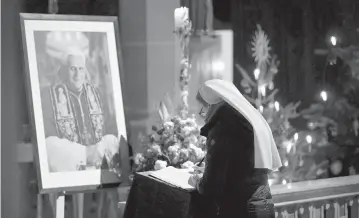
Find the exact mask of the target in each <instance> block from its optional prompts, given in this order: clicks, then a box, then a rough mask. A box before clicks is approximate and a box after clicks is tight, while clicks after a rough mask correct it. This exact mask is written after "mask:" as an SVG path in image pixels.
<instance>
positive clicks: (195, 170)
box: [193, 166, 204, 174]
mask: <svg viewBox="0 0 359 218" xmlns="http://www.w3.org/2000/svg"><path fill="white" fill-rule="evenodd" d="M193 170H194V172H195V173H197V174H203V172H204V167H199V166H193Z"/></svg>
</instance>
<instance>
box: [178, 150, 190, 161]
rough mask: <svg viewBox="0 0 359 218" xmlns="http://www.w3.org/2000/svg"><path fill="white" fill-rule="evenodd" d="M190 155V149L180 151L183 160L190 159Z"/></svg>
mask: <svg viewBox="0 0 359 218" xmlns="http://www.w3.org/2000/svg"><path fill="white" fill-rule="evenodd" d="M189 153H190V152H189V150H188V149H186V148H183V149H181V150H180V157H181V158H182V159H188V157H189Z"/></svg>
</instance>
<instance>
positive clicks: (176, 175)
mask: <svg viewBox="0 0 359 218" xmlns="http://www.w3.org/2000/svg"><path fill="white" fill-rule="evenodd" d="M150 176H152V177H155V178H157V179H159V180H162V181H164V182H166V183H169V184H171V185H173V186H176V187H178V188H181V189H184V190H188V191H190V190H194V189H195V188H194V187H193V186H191V185H190V184H188V180H189V178H190V177H191V174H190V173H189V172H188V171H186V170H181V169H176V168H174V167H166V168H164V169H162V170H158V171H154V172H151V173H150Z"/></svg>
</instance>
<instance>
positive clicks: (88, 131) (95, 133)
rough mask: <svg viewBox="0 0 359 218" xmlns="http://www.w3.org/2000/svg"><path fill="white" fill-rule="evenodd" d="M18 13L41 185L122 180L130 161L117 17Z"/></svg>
mask: <svg viewBox="0 0 359 218" xmlns="http://www.w3.org/2000/svg"><path fill="white" fill-rule="evenodd" d="M20 16H21V25H22V35H23V48H24V49H23V50H24V57H25V58H24V60H25V68H26V75H27V76H26V80H27V83H26V84H27V91H28V93H27V94H28V95H27V96H28V100H29V111H30V112H31V118H32V119H31V120H32V125H33V129H34V131H33V133H34V134H33V135H34V137H33V142H34V145H35V149H36V152H35V153H36V158H35V159H36V162H37V166H38V172H39V184H40V192H42V193H46V192H50V191H54V190H59V191H77V190H84V189H95V188H98V187H101V186H108V185H111V184H114V185H116V184H119V183H121V181H123V179H124V177H125V176H128V172H125V171H127V170H128V169H129V167H128V164H129V163H128V147H127V143H126V138H127V137H126V136H127V133H126V124H125V115H124V106H123V94H122V93H123V88H122V86H121V75H122V73H123V72H122V61H121V52H120V47H119V46H120V43H119V36H118V35H119V31H118V23H117V18H116V17H99V16H76V15H74V16H73V15H41V14H21V15H20Z"/></svg>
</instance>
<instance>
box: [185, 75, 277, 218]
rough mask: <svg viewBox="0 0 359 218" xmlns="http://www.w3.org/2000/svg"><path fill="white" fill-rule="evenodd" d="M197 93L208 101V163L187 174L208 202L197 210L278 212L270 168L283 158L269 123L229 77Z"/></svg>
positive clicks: (206, 213)
mask: <svg viewBox="0 0 359 218" xmlns="http://www.w3.org/2000/svg"><path fill="white" fill-rule="evenodd" d="M197 99H198V100H199V101H200V102H201V103H202V104H203V107H204V108H206V107H208V106H209V107H208V111H207V112H206V115H205V116H206V124H205V125H204V127H203V128H202V129H201V135H203V136H205V137H207V156H206V158H205V168H204V169H202V170H201V171H202V173H199V174H195V175H193V176H192V177H191V178H190V180H189V183H190V184H191V185H193V186H195V187H196V189H197V190H198V192H199V193H200V195H201V197H202V199H203V201H202V202H205V204H206V205H204V207H203V208H205V209H203V210H200V209H199V210H200V212H199V213H197V216H198V217H203V218H204V217H206V218H208V217H223V218H242V217H243V218H244V217H246V218H250V217H263V218H266V217H268V218H269V217H270V218H272V217H274V204H273V201H272V196H271V192H270V188H269V185H268V173H270V172H271V171H272V170H276V169H278V168H279V167H281V165H282V164H281V161H280V157H279V154H278V150H277V148H276V145H275V142H274V139H273V135H272V132H271V130H270V128H269V125H268V123H267V122H266V120H265V119H264V118H263V116H262V115H261V114H260V113H259V112H258V111H257V110H256V109H255V108H254V107H253V106H252V105H251V104H250V103H249V102H248V101H247V100H246V99H245V98H244V97H243V95H242V94H241V93H240V92H239V91H238V89H237V88H236V87H235V86H234V85H233V84H232V83H230V82H226V81H224V80H219V79H214V80H209V81H207V82H205V83H204V85H203V86H202V87H201V89H200V90H199V95H198V98H197ZM203 111H204V109H202V110H201V112H203ZM202 205H203V204H202ZM198 208H201V206H198Z"/></svg>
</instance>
